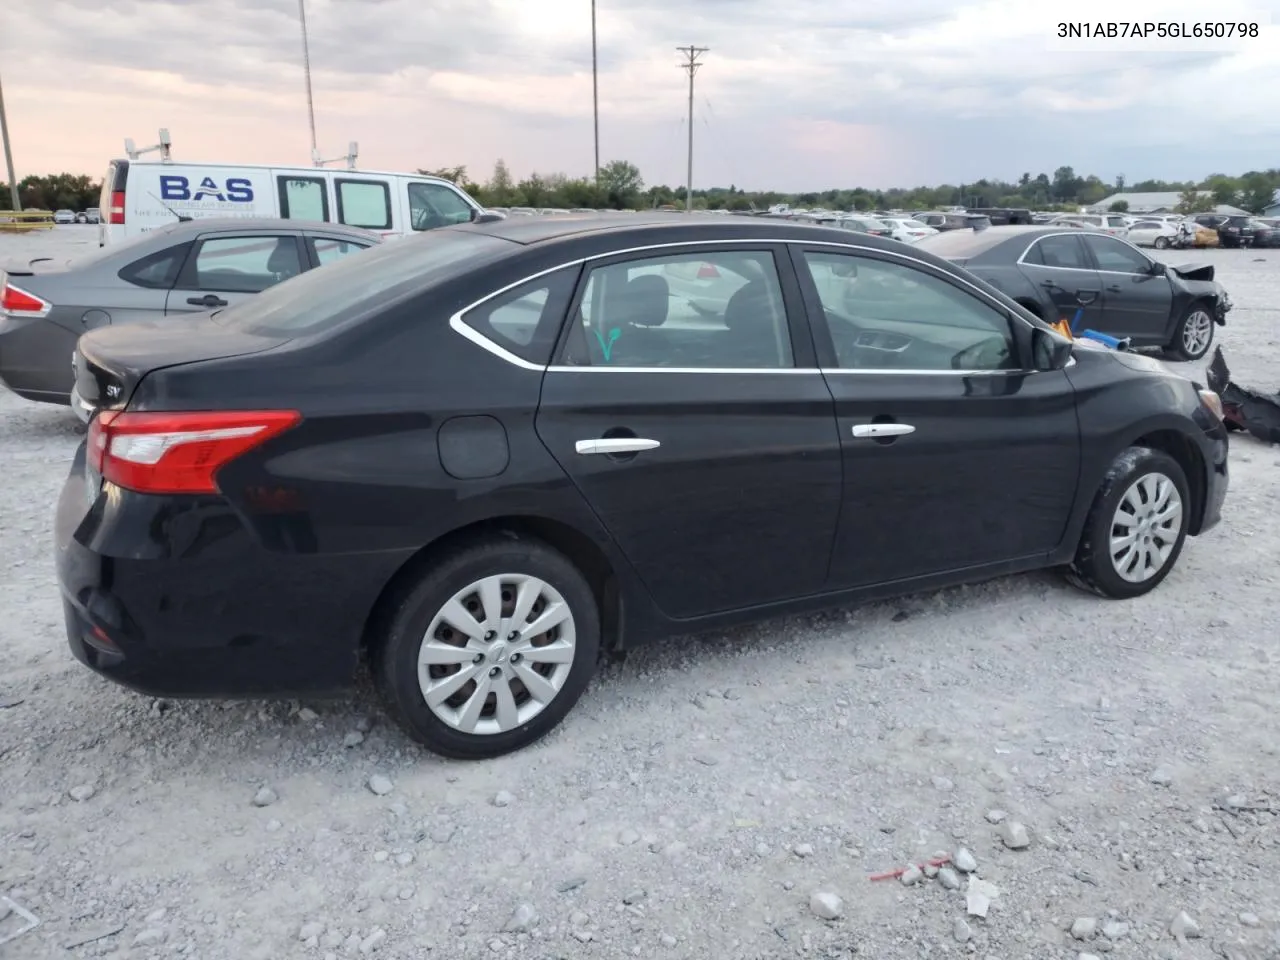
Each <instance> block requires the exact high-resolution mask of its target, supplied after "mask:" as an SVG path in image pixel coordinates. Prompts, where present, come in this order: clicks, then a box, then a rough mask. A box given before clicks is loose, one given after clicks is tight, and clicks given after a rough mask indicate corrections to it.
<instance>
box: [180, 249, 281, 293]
mask: <svg viewBox="0 0 1280 960" xmlns="http://www.w3.org/2000/svg"><path fill="white" fill-rule="evenodd" d="M301 272H302V264H301V263H300V262H299V260H298V243H297V240H296V239H295V238H294V237H291V236H290V237H271V236H259V237H215V238H213V239H211V240H205V241H204V242H203V243H201V244H200V249H199V250H197V251H196V255H195V266H194V270H193V271H192V273H193V274H194V276H193V280H194V283H193V284H192V286H193V287H194V288H195V289H197V290H210V291H215V292H220V293H261V292H262V291H263V290H266V289H267V288H268V287H274V286H275V285H276V284H277V283H280V282H281V281H282V280H288V279H289V278H290V277H296V276H297V275H298V274H300V273H301Z"/></svg>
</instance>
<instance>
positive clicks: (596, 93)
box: [591, 0, 600, 183]
mask: <svg viewBox="0 0 1280 960" xmlns="http://www.w3.org/2000/svg"><path fill="white" fill-rule="evenodd" d="M591 113H592V117H593V119H594V122H595V142H596V167H595V170H596V175H595V181H596V183H599V182H600V74H599V63H598V61H597V59H596V0H591Z"/></svg>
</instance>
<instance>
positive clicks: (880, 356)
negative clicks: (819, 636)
mask: <svg viewBox="0 0 1280 960" xmlns="http://www.w3.org/2000/svg"><path fill="white" fill-rule="evenodd" d="M795 258H796V266H797V272H798V273H799V275H800V283H801V286H802V288H803V290H804V295H805V298H806V302H807V303H808V305H809V311H810V316H811V317H812V318H813V323H814V337H815V341H816V345H817V350H818V356H819V361H820V363H821V365H822V369H823V374H824V376H825V378H826V380H827V382H828V384H829V385H830V388H831V392H832V394H833V395H834V397H835V401H836V421H837V423H838V424H839V431H840V444H841V447H842V450H843V456H844V498H843V499H844V503H843V507H842V510H841V513H840V522H839V528H838V531H837V537H836V545H835V548H834V550H833V553H832V560H831V579H830V587H831V588H833V589H846V588H854V587H863V586H871V585H875V584H882V583H888V582H893V581H905V580H910V579H912V578H915V577H925V576H930V575H935V574H944V573H953V572H956V571H961V570H966V569H980V568H985V569H987V570H996V569H999V568H1000V566H1001V565H1018V564H1022V565H1026V564H1027V563H1028V562H1035V561H1036V560H1037V559H1039V558H1043V556H1044V555H1045V554H1046V553H1047V552H1048V551H1050V550H1052V549H1053V548H1055V547H1057V546H1058V544H1059V543H1060V542H1061V540H1062V537H1063V534H1064V532H1065V530H1066V525H1067V518H1068V514H1069V513H1070V511H1071V507H1072V505H1073V503H1074V502H1075V495H1076V485H1077V474H1078V471H1079V467H1080V436H1079V429H1078V426H1077V421H1076V411H1075V396H1074V392H1073V390H1072V386H1071V383H1070V381H1069V380H1068V378H1067V375H1066V373H1064V372H1063V371H1061V370H1058V371H1052V372H1030V371H1028V370H1027V369H1025V367H1026V366H1027V363H1026V361H1025V360H1024V350H1023V348H1022V347H1021V345H1020V343H1021V341H1020V338H1019V337H1018V336H1016V335H1015V330H1014V324H1023V323H1024V321H1022V320H1020V319H1018V318H1016V317H1012V316H1011V315H1010V314H1009V313H1007V312H1006V311H1005V310H1004V308H1003V307H1002V306H1000V305H999V304H998V302H996V301H994V300H991V299H990V298H988V297H987V296H986V295H985V294H984V293H982V292H980V291H979V290H977V289H976V288H974V287H971V286H969V285H967V284H965V283H963V282H961V281H959V280H957V279H955V278H953V277H951V276H950V275H948V274H946V273H943V272H941V271H937V270H935V269H933V268H932V267H929V266H927V265H925V264H923V263H921V262H919V261H915V260H912V259H910V258H906V257H895V256H892V255H890V254H888V253H885V252H874V251H869V250H868V251H861V252H853V251H849V250H847V249H844V248H840V247H831V246H808V245H806V246H805V247H802V248H797V250H796V253H795ZM831 276H835V277H840V278H843V279H844V281H845V286H844V289H843V290H839V291H838V292H837V287H836V286H835V285H834V284H833V283H831V282H830V280H829V279H828V278H829V277H831ZM1024 332H1026V331H1025V330H1024Z"/></svg>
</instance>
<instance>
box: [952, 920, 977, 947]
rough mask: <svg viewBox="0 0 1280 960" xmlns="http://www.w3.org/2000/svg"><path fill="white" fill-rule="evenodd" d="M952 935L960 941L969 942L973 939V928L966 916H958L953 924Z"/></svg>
mask: <svg viewBox="0 0 1280 960" xmlns="http://www.w3.org/2000/svg"><path fill="white" fill-rule="evenodd" d="M951 935H952V936H953V937H955V938H956V941H957V942H958V943H968V942H969V941H970V940H971V939H973V930H972V928H971V927H970V926H969V924H968V921H966V920H965V919H964V917H956V919H955V921H954V922H953V923H952V925H951Z"/></svg>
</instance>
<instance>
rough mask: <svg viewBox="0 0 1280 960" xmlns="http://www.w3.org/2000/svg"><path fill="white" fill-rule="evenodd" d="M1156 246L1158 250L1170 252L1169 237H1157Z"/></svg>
mask: <svg viewBox="0 0 1280 960" xmlns="http://www.w3.org/2000/svg"><path fill="white" fill-rule="evenodd" d="M1154 245H1155V248H1156V249H1157V250H1168V249H1169V238H1168V237H1156V239H1155V244H1154Z"/></svg>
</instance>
